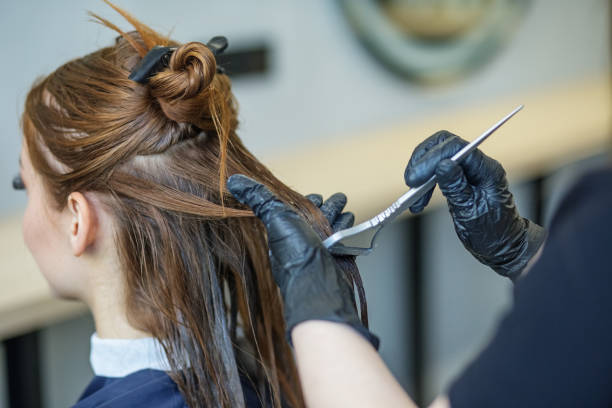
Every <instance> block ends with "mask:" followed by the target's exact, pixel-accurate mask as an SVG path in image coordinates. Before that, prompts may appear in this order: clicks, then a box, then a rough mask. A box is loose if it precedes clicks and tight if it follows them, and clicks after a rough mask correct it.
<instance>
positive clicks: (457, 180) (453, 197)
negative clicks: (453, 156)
mask: <svg viewBox="0 0 612 408" xmlns="http://www.w3.org/2000/svg"><path fill="white" fill-rule="evenodd" d="M436 177H437V179H438V185H439V186H440V191H442V194H444V197H446V199H447V201H448V204H449V206H450V207H454V208H461V209H464V210H465V209H467V208H471V207H472V206H473V205H474V198H475V196H474V189H473V188H472V186H471V185H470V183H469V182H468V180H467V178H466V176H465V173H464V172H463V168H462V167H461V166H460V165H458V164H457V163H455V162H453V161H452V160H450V159H445V160H442V161H441V162H440V163H438V166H437V167H436Z"/></svg>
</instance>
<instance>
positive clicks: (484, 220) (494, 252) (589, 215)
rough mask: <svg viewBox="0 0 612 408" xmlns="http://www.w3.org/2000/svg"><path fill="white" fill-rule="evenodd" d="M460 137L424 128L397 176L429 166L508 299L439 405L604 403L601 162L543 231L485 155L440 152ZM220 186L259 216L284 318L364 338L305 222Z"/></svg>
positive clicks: (610, 341) (607, 330) (609, 367)
mask: <svg viewBox="0 0 612 408" xmlns="http://www.w3.org/2000/svg"><path fill="white" fill-rule="evenodd" d="M465 144H466V142H465V141H464V140H462V139H461V138H459V137H457V136H455V135H453V134H451V133H449V132H446V131H442V132H438V133H436V134H435V135H433V136H431V137H430V138H428V139H426V140H425V141H424V142H423V143H421V144H420V145H419V146H418V147H417V148H416V149H415V151H414V152H413V154H412V157H411V158H410V161H409V163H408V166H407V168H406V172H405V175H404V177H405V180H406V183H407V184H408V185H409V186H411V187H414V186H418V185H420V184H422V183H423V182H425V181H426V180H427V179H429V178H430V177H431V176H432V174H435V175H436V176H437V180H438V185H439V187H440V189H441V191H442V193H443V194H444V196H445V197H446V199H447V203H448V207H449V211H450V215H451V218H452V221H453V223H454V226H455V230H456V232H457V235H458V237H459V239H460V240H461V241H462V243H463V245H464V246H465V248H466V249H467V250H468V251H469V252H470V253H471V254H472V255H473V256H474V257H475V258H476V259H478V260H479V261H480V262H482V263H483V264H485V265H487V266H489V267H490V268H491V269H492V270H494V271H495V272H497V273H498V274H499V275H501V276H503V277H505V278H508V279H511V280H512V281H513V282H514V283H515V288H514V307H513V309H512V310H511V311H510V312H509V313H508V314H507V315H506V316H505V318H504V319H503V320H502V321H501V323H500V324H499V327H498V329H497V332H496V334H495V336H494V337H493V339H492V341H491V342H490V344H489V345H488V346H487V347H486V348H485V349H484V350H483V351H482V352H481V354H480V355H479V356H477V357H476V359H475V360H474V361H473V362H472V363H471V364H469V366H468V367H467V368H466V369H465V371H464V372H463V373H462V374H460V375H459V377H458V378H457V379H456V380H455V382H454V383H453V384H452V385H451V387H450V389H449V390H448V395H449V400H450V405H451V406H452V407H453V408H460V407H575V406H581V407H596V406H597V407H600V406H612V347H611V345H612V264H611V263H610V254H611V253H612V167H611V168H606V169H601V170H599V171H595V172H592V173H591V174H588V175H586V176H585V177H584V178H583V179H582V180H580V181H579V182H578V183H577V184H576V185H575V186H574V188H573V189H571V190H570V192H569V193H568V194H567V196H566V197H565V199H564V200H563V201H562V204H561V205H560V207H559V209H558V211H557V213H556V215H555V217H554V218H553V221H552V223H551V226H550V229H549V230H548V231H545V230H544V228H542V227H541V226H538V225H536V224H535V223H533V222H531V221H529V220H527V219H525V218H523V217H521V216H520V214H519V213H518V211H517V209H516V206H515V205H514V200H513V197H512V194H511V193H510V191H509V189H508V183H507V180H506V174H505V171H504V169H503V167H502V166H501V165H500V164H499V163H498V162H497V161H495V160H494V159H492V158H490V157H487V156H486V155H484V154H483V153H482V152H480V151H479V150H476V151H474V152H473V153H472V154H471V155H469V156H468V157H467V158H466V159H465V160H464V161H463V162H461V163H460V164H456V163H454V162H452V161H451V160H449V158H451V157H452V156H453V155H454V154H455V153H457V152H458V151H459V150H460V149H461V148H462V147H463V146H465ZM228 187H229V189H230V191H231V192H232V193H233V194H234V195H235V196H236V198H238V199H239V200H241V201H242V202H244V203H246V204H248V205H249V206H250V207H251V208H253V210H254V211H255V214H256V215H258V216H259V217H260V218H261V219H262V221H263V222H264V224H265V225H266V228H267V229H268V238H269V245H270V253H271V257H272V260H274V259H275V256H276V259H277V263H279V264H281V263H282V264H284V265H287V267H286V268H285V269H286V270H285V274H284V275H280V274H279V275H278V276H275V279H276V280H277V283H278V284H279V286H280V289H281V293H282V294H283V298H284V301H285V308H286V312H285V314H286V320H287V322H288V328H289V329H290V328H291V327H292V326H293V325H295V324H297V323H299V322H300V321H304V320H308V319H322V320H330V321H335V322H343V323H346V324H348V325H349V326H351V327H353V328H354V329H356V330H357V332H358V333H360V334H361V335H363V336H364V337H365V338H366V339H367V340H369V341H370V342H371V343H372V344H373V345H374V346H375V347H376V345H377V339H376V337H375V336H374V335H373V334H371V333H369V331H368V330H367V329H365V328H364V327H363V326H362V325H361V322H360V321H359V319H358V317H357V313H356V311H355V307H354V306H351V305H353V304H354V303H353V302H352V297H353V293H352V291H351V290H350V289H347V288H345V287H343V286H342V284H341V281H342V279H332V276H333V275H334V274H336V275H338V268H337V266H335V265H334V262H332V261H330V259H331V255H329V253H327V252H326V251H325V249H324V248H323V247H322V245H321V244H320V240H319V239H318V238H317V237H314V236H313V234H312V233H310V232H309V231H308V226H307V225H306V223H305V222H303V220H301V219H299V217H298V216H297V215H296V214H295V213H293V212H292V211H291V210H290V209H288V207H287V206H285V205H284V204H283V203H280V202H278V200H274V197H273V195H271V193H270V192H269V191H268V190H266V189H265V188H264V186H262V185H259V184H257V183H255V182H253V181H249V180H245V179H244V178H240V176H233V177H232V178H230V180H229V182H228ZM266 194H269V195H266ZM430 198H431V192H430V193H429V194H428V195H426V196H424V197H423V198H422V199H421V200H420V201H419V202H417V203H416V204H415V205H414V206H413V207H412V208H411V210H412V212H414V213H418V212H420V211H422V210H423V209H424V208H425V206H426V205H427V204H428V202H429V199H430ZM300 253H303V254H304V256H302V257H299V256H298V255H299V254H300ZM291 256H293V257H294V258H296V257H298V258H299V262H295V259H290V257H291ZM285 258H287V259H285ZM279 269H282V268H277V270H279ZM500 279H502V277H500ZM330 282H331V284H330ZM319 293H321V294H322V295H320V296H319V295H318V294H319Z"/></svg>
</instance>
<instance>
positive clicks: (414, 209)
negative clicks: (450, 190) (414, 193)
mask: <svg viewBox="0 0 612 408" xmlns="http://www.w3.org/2000/svg"><path fill="white" fill-rule="evenodd" d="M434 189H435V187H433V188H431V189H430V190H429V191H428V192H427V193H426V194H425V195H424V196H423V197H421V198H419V199H418V200H417V201H416V203H414V204H412V206H411V207H410V212H411V213H413V214H418V213H420V212H421V211H423V210H424V209H425V207H426V206H427V204H429V200H431V196H432V194H433V192H434Z"/></svg>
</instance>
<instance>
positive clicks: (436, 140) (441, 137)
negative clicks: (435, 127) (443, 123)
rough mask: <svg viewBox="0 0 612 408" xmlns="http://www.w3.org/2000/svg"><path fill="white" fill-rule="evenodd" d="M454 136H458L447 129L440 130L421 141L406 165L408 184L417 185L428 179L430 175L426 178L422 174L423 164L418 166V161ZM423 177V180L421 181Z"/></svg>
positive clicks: (405, 178) (405, 177)
mask: <svg viewBox="0 0 612 408" xmlns="http://www.w3.org/2000/svg"><path fill="white" fill-rule="evenodd" d="M454 137H457V136H455V135H454V134H452V133H451V132H449V131H447V130H440V131H438V132H436V133H434V134H433V135H431V136H429V137H428V138H427V139H425V140H424V141H423V142H421V143H420V144H419V145H418V146H417V147H416V148H415V149H414V151H413V152H412V155H411V156H410V160H409V161H408V165H407V166H406V170H405V171H404V180H405V181H406V184H407V185H409V186H411V187H415V186H418V185H420V184H423V183H424V182H425V181H427V178H428V177H427V178H424V176H423V175H422V174H421V173H422V172H423V171H422V169H421V167H422V165H421V166H417V163H419V162H420V161H421V159H422V158H423V156H425V155H426V154H427V153H428V152H429V151H430V150H431V149H433V148H434V147H436V146H438V145H439V144H440V143H444V142H445V141H446V140H448V139H451V138H454ZM431 174H433V169H432V170H431ZM430 177H431V175H430ZM421 179H423V181H420V180H421Z"/></svg>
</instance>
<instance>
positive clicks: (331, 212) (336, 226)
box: [306, 193, 355, 233]
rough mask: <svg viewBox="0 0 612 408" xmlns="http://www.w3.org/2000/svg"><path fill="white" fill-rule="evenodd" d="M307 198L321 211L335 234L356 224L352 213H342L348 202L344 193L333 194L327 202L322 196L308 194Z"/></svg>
mask: <svg viewBox="0 0 612 408" xmlns="http://www.w3.org/2000/svg"><path fill="white" fill-rule="evenodd" d="M306 198H307V199H308V201H310V202H311V203H312V204H313V205H314V206H315V207H317V208H318V209H319V210H320V211H321V213H322V214H323V216H324V217H325V218H326V219H327V222H329V225H330V226H331V228H332V231H333V232H334V233H335V232H338V231H341V230H343V229H346V228H350V227H352V226H353V224H354V223H355V216H354V215H353V213H352V212H350V211H347V212H342V210H344V206H345V205H346V201H347V199H346V195H345V194H344V193H336V194H332V195H331V196H330V197H329V198H328V199H327V200H325V201H323V197H322V196H321V194H308V195H307V196H306Z"/></svg>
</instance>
